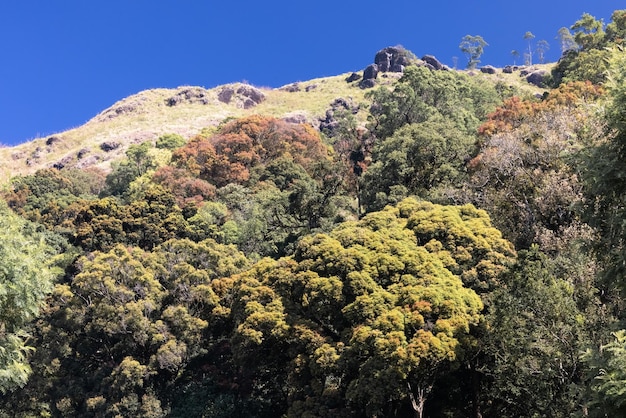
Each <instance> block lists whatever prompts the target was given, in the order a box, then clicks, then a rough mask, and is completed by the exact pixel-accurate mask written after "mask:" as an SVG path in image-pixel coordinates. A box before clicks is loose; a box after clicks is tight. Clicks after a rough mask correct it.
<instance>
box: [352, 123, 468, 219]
mask: <svg viewBox="0 0 626 418" xmlns="http://www.w3.org/2000/svg"><path fill="white" fill-rule="evenodd" d="M474 142H475V139H474V137H473V136H470V135H464V134H463V133H462V131H461V130H459V129H455V127H454V125H453V124H452V123H451V122H450V121H448V120H446V119H443V118H441V117H433V118H431V119H430V120H428V121H426V122H422V123H415V124H411V125H405V126H403V127H402V128H400V129H398V130H397V131H396V132H395V134H394V135H393V136H391V137H389V138H386V139H384V140H381V141H379V142H377V143H376V144H375V146H374V149H373V152H372V160H373V163H372V164H371V165H370V167H369V168H368V170H367V171H366V172H365V173H364V174H363V178H362V180H361V185H362V186H361V187H362V195H363V196H362V201H363V204H364V206H365V207H366V209H367V210H379V209H381V208H383V207H384V206H386V205H387V204H388V203H397V202H398V201H399V200H401V199H403V198H405V197H407V195H416V196H420V197H422V198H424V199H427V200H428V199H433V198H437V197H439V196H438V195H440V194H444V193H445V189H446V188H454V187H457V186H459V185H460V184H461V182H462V178H463V176H464V173H465V170H464V167H463V166H464V164H465V161H466V160H468V159H469V158H470V156H471V155H472V154H473V152H474ZM400 188H402V189H400Z"/></svg>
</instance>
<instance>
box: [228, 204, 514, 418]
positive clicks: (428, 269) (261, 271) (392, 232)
mask: <svg viewBox="0 0 626 418" xmlns="http://www.w3.org/2000/svg"><path fill="white" fill-rule="evenodd" d="M453 225H454V226H453ZM446 234H449V235H447V236H446ZM487 247H488V248H489V249H488V248H487ZM500 251H502V252H500ZM512 256H513V252H512V249H511V247H510V244H508V243H506V241H504V240H502V239H501V237H500V236H499V234H498V233H497V231H496V230H494V229H493V228H491V227H490V226H489V224H488V218H487V216H486V214H485V213H484V212H480V211H476V210H475V209H473V208H471V207H470V206H465V207H443V206H437V205H433V204H430V203H425V202H424V203H420V202H417V201H415V200H413V199H407V200H405V201H403V202H401V203H399V204H398V206H397V207H395V208H393V207H387V208H386V209H385V210H383V211H381V212H374V213H370V214H368V215H366V216H364V217H363V218H362V219H361V220H360V221H358V222H346V223H344V224H342V225H340V226H338V227H336V228H335V229H334V230H333V231H331V232H330V233H329V234H316V235H310V236H307V237H304V238H303V239H301V240H300V241H299V243H298V245H297V247H296V251H295V253H294V255H293V256H292V257H288V258H283V259H280V260H278V261H274V260H268V259H265V260H262V261H261V262H260V263H258V264H257V265H256V266H255V267H254V268H253V269H252V270H250V271H248V272H245V273H243V274H241V275H239V276H236V277H235V283H234V291H235V293H234V295H233V300H234V301H236V302H235V304H234V305H233V310H232V314H233V318H234V321H235V330H236V331H235V334H234V335H233V339H232V343H233V345H234V353H235V361H236V362H237V363H238V364H240V368H241V370H243V371H245V373H246V374H245V376H244V377H245V380H248V381H251V382H255V384H254V385H253V394H254V396H256V397H260V398H263V399H266V400H271V402H272V404H273V405H276V406H277V407H279V406H282V405H284V407H285V408H287V415H288V416H306V415H307V414H325V415H337V416H349V415H350V414H351V413H354V414H356V415H363V414H365V415H368V416H372V415H375V414H385V415H388V416H393V414H394V413H393V412H392V411H397V413H398V414H400V415H402V414H405V415H404V416H406V414H413V415H415V416H421V414H423V413H425V411H426V409H427V406H428V399H429V398H430V397H434V398H436V397H437V394H434V393H430V392H431V390H432V388H433V387H434V384H435V382H437V381H439V380H440V379H441V378H442V377H443V376H445V375H446V374H447V373H448V372H449V371H450V370H451V368H454V367H455V365H458V364H459V363H460V362H461V361H462V359H463V353H464V352H465V351H464V349H465V348H466V347H465V344H470V341H471V340H472V338H471V337H470V336H469V332H470V327H471V326H473V325H476V324H478V322H479V321H480V312H481V310H482V306H483V305H482V302H481V300H480V298H479V296H478V295H477V294H476V292H475V291H474V290H472V289H471V287H474V286H475V287H476V289H479V290H480V291H484V289H486V288H488V287H489V286H493V284H494V283H496V282H497V280H498V279H497V276H498V275H499V274H500V273H501V272H502V271H503V269H504V268H505V266H504V264H503V263H505V262H506V260H507V259H508V257H512ZM461 278H463V279H461ZM465 280H466V281H465ZM268 379H269V380H268Z"/></svg>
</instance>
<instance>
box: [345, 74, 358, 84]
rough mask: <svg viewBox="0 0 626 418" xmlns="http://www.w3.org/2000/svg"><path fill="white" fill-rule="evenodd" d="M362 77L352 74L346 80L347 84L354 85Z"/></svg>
mask: <svg viewBox="0 0 626 418" xmlns="http://www.w3.org/2000/svg"><path fill="white" fill-rule="evenodd" d="M360 79H361V76H360V75H359V73H352V74H350V75H349V76H348V78H346V82H347V83H352V82H354V81H357V80H360Z"/></svg>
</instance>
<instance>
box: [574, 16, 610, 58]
mask: <svg viewBox="0 0 626 418" xmlns="http://www.w3.org/2000/svg"><path fill="white" fill-rule="evenodd" d="M571 29H572V31H573V32H574V41H576V44H577V45H579V46H580V48H581V50H589V49H592V48H598V47H600V46H601V44H602V42H603V39H604V22H603V21H602V19H600V20H598V19H596V18H595V17H593V16H591V15H590V14H589V13H583V15H582V17H581V18H580V19H579V20H577V21H576V23H574V24H573V25H572V26H571Z"/></svg>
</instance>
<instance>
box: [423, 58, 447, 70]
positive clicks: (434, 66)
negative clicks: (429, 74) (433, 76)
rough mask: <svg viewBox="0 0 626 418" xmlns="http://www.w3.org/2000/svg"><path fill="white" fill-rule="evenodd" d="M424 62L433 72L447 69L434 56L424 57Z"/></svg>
mask: <svg viewBox="0 0 626 418" xmlns="http://www.w3.org/2000/svg"><path fill="white" fill-rule="evenodd" d="M422 61H424V62H425V63H426V64H427V65H429V66H430V68H431V69H433V70H437V71H440V70H444V69H445V65H443V64H442V63H441V62H439V60H438V59H437V58H435V57H434V56H432V55H424V56H423V57H422Z"/></svg>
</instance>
